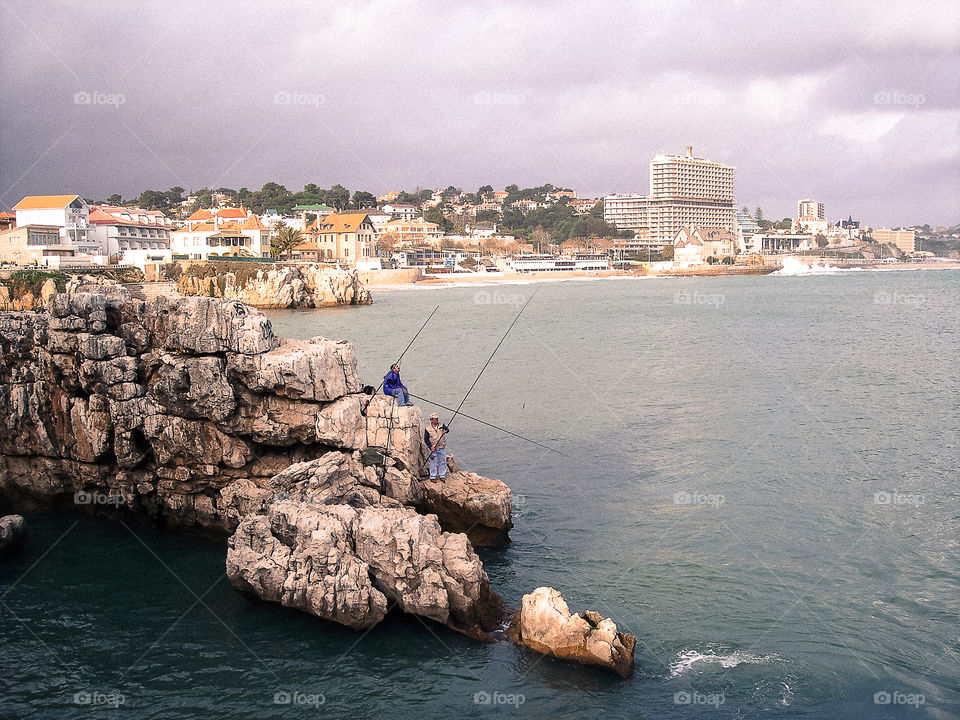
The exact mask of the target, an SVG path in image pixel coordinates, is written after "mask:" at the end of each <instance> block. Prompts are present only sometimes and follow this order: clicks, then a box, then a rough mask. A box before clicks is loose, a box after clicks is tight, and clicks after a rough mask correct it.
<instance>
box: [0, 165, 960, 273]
mask: <svg viewBox="0 0 960 720" xmlns="http://www.w3.org/2000/svg"><path fill="white" fill-rule="evenodd" d="M734 176H735V168H734V167H732V166H730V165H725V164H722V163H718V162H713V161H711V160H708V159H704V158H701V157H697V156H695V155H694V153H693V148H692V147H689V146H688V147H687V148H686V150H685V152H684V153H683V154H679V155H674V154H657V155H655V156H654V157H652V158H651V159H650V188H649V194H647V195H642V194H638V193H624V194H613V195H608V196H606V197H603V198H581V197H579V196H578V195H577V193H576V192H575V191H574V190H571V189H569V188H561V187H555V186H553V185H549V184H548V185H543V186H540V187H535V188H519V187H518V186H517V185H509V186H507V187H506V188H504V189H503V190H494V188H493V187H492V186H490V185H485V186H483V187H480V188H479V189H478V190H477V191H476V192H475V193H471V192H464V191H462V190H460V189H459V188H456V187H453V186H450V187H447V188H446V189H435V190H419V189H418V190H417V191H415V192H406V191H389V192H387V193H385V194H383V195H380V196H374V195H373V194H372V193H369V192H366V191H362V190H357V191H355V192H353V193H352V194H351V193H350V191H349V190H347V189H346V188H344V187H343V186H341V185H334V186H333V187H331V188H330V189H322V188H319V187H318V186H316V185H313V184H309V185H307V186H305V187H304V189H303V190H302V191H300V192H298V193H293V192H291V191H289V190H287V189H286V188H285V187H284V186H282V185H279V184H277V183H273V182H271V183H267V184H266V185H264V187H263V188H262V190H259V191H250V190H248V189H246V188H241V189H240V190H233V189H230V188H218V189H216V190H210V189H202V190H199V191H196V192H192V193H190V194H189V195H187V196H184V194H183V193H184V192H185V191H184V189H183V188H181V187H174V188H171V189H170V190H169V191H155V190H147V191H144V192H143V193H141V194H140V196H139V197H138V198H137V199H136V200H131V201H127V202H124V201H123V198H122V197H121V196H120V195H112V196H110V197H109V198H107V200H106V201H103V202H95V201H92V200H90V199H87V198H84V197H81V196H80V195H79V194H66V195H34V196H28V197H25V198H23V199H22V200H21V201H20V202H19V203H17V204H16V205H15V206H14V207H13V208H12V210H13V212H0V262H2V263H3V264H4V265H5V266H8V267H9V266H33V267H45V268H49V269H64V270H78V269H80V270H84V269H94V268H96V267H97V266H101V267H104V266H136V267H137V268H139V269H140V270H142V271H144V272H146V273H148V274H149V275H151V276H158V275H159V273H160V272H161V270H160V268H161V267H162V266H163V265H166V264H168V263H172V262H174V261H185V262H191V261H206V260H212V259H217V260H235V261H240V262H243V261H250V260H256V261H260V262H271V261H278V260H280V261H288V262H295V263H296V262H302V263H324V264H331V265H337V266H340V267H345V268H356V269H358V270H367V271H375V270H382V269H395V268H419V269H421V270H422V271H423V273H424V274H432V275H446V274H449V273H457V274H461V275H476V274H488V273H503V272H505V271H506V272H512V273H534V272H536V273H542V272H552V273H564V272H587V273H589V272H599V271H610V270H626V271H640V272H646V271H658V272H670V271H673V270H687V269H690V268H697V267H699V266H704V265H707V266H710V265H721V266H723V265H726V266H740V267H743V266H746V267H750V266H756V265H761V266H766V265H769V266H776V265H778V264H779V263H780V259H781V258H782V257H783V256H785V255H797V254H801V255H807V256H811V257H821V258H824V259H830V260H831V261H833V262H847V263H849V262H884V263H892V262H902V261H911V260H923V259H931V258H934V257H935V256H939V257H943V258H946V259H957V258H958V257H960V252H958V250H960V241H958V238H960V232H958V231H960V228H957V227H954V228H946V227H934V228H931V227H930V226H928V225H924V226H920V227H908V228H896V229H889V228H873V227H869V226H867V225H866V224H865V223H863V222H862V221H861V220H855V219H854V218H853V217H852V215H850V214H848V216H847V217H846V218H845V219H844V218H842V217H841V218H840V219H837V220H830V219H828V217H827V214H826V211H825V205H824V203H823V202H820V201H817V200H811V199H802V200H799V201H798V203H797V208H796V212H795V214H794V217H792V218H790V217H787V218H783V219H782V220H778V221H771V220H767V219H765V218H764V216H763V212H762V210H761V209H760V208H759V207H757V208H756V210H755V212H754V213H751V212H750V211H749V209H748V207H746V206H743V207H738V205H737V202H736V198H735V191H734ZM924 243H926V247H924Z"/></svg>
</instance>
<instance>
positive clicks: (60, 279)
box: [7, 270, 67, 298]
mask: <svg viewBox="0 0 960 720" xmlns="http://www.w3.org/2000/svg"><path fill="white" fill-rule="evenodd" d="M47 280H53V282H54V284H56V286H57V292H63V291H64V290H66V289H67V276H66V275H64V274H63V273H62V272H57V271H56V270H14V271H13V272H12V273H10V279H9V280H8V281H7V284H8V285H9V286H10V289H11V290H12V291H13V292H12V293H11V296H12V297H14V298H19V297H23V296H24V295H26V294H28V293H29V294H31V295H33V296H34V297H37V296H39V295H40V288H42V287H43V284H44V283H45V282H46V281H47Z"/></svg>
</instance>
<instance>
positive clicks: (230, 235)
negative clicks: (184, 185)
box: [170, 207, 270, 260]
mask: <svg viewBox="0 0 960 720" xmlns="http://www.w3.org/2000/svg"><path fill="white" fill-rule="evenodd" d="M185 223H186V224H185V226H184V227H182V228H180V229H179V230H174V231H173V232H171V233H170V250H171V252H172V253H173V254H174V255H179V256H181V257H186V258H188V259H190V260H207V259H209V258H215V257H269V255H270V230H269V228H267V226H266V225H264V224H263V222H261V220H260V218H259V217H257V216H256V215H254V214H253V213H251V212H249V211H248V210H247V209H246V208H244V207H239V208H221V209H219V210H217V211H216V212H212V211H210V210H206V209H201V210H197V211H196V212H195V213H193V215H191V216H190V217H188V218H187V219H186V221H185Z"/></svg>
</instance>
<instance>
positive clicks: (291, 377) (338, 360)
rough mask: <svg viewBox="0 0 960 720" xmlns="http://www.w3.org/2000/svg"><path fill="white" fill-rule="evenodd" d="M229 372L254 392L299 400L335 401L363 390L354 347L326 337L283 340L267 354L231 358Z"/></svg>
mask: <svg viewBox="0 0 960 720" xmlns="http://www.w3.org/2000/svg"><path fill="white" fill-rule="evenodd" d="M227 370H228V372H229V373H230V374H231V375H232V376H234V377H237V378H238V379H239V380H240V381H241V382H242V383H243V384H244V385H246V386H247V387H248V388H250V389H251V390H253V391H254V392H260V393H273V394H276V395H279V396H281V397H288V398H293V399H298V400H317V401H324V402H325V401H330V400H336V399H337V398H339V397H342V396H344V395H348V394H350V393H356V392H359V391H360V389H361V387H362V385H361V383H360V378H359V377H358V376H357V359H356V354H355V353H354V350H353V346H352V345H351V344H350V343H346V342H338V341H335V340H327V339H326V338H323V337H315V338H311V339H310V340H287V339H284V340H282V341H281V342H278V343H277V347H276V348H275V349H274V348H270V350H269V351H266V352H262V353H258V354H253V353H247V354H230V355H229V356H228V359H227Z"/></svg>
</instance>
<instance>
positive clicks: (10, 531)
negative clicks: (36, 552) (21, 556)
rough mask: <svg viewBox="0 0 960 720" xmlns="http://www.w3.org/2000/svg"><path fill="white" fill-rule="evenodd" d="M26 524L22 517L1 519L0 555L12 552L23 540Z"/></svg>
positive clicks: (6, 516) (14, 516)
mask: <svg viewBox="0 0 960 720" xmlns="http://www.w3.org/2000/svg"><path fill="white" fill-rule="evenodd" d="M25 530H26V524H25V523H24V521H23V517H22V516H21V515H5V516H4V517H2V518H0V555H3V554H4V553H5V552H7V551H8V550H12V549H13V548H14V547H16V546H17V545H18V544H19V543H20V542H21V541H22V540H23V533H24V531H25Z"/></svg>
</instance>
